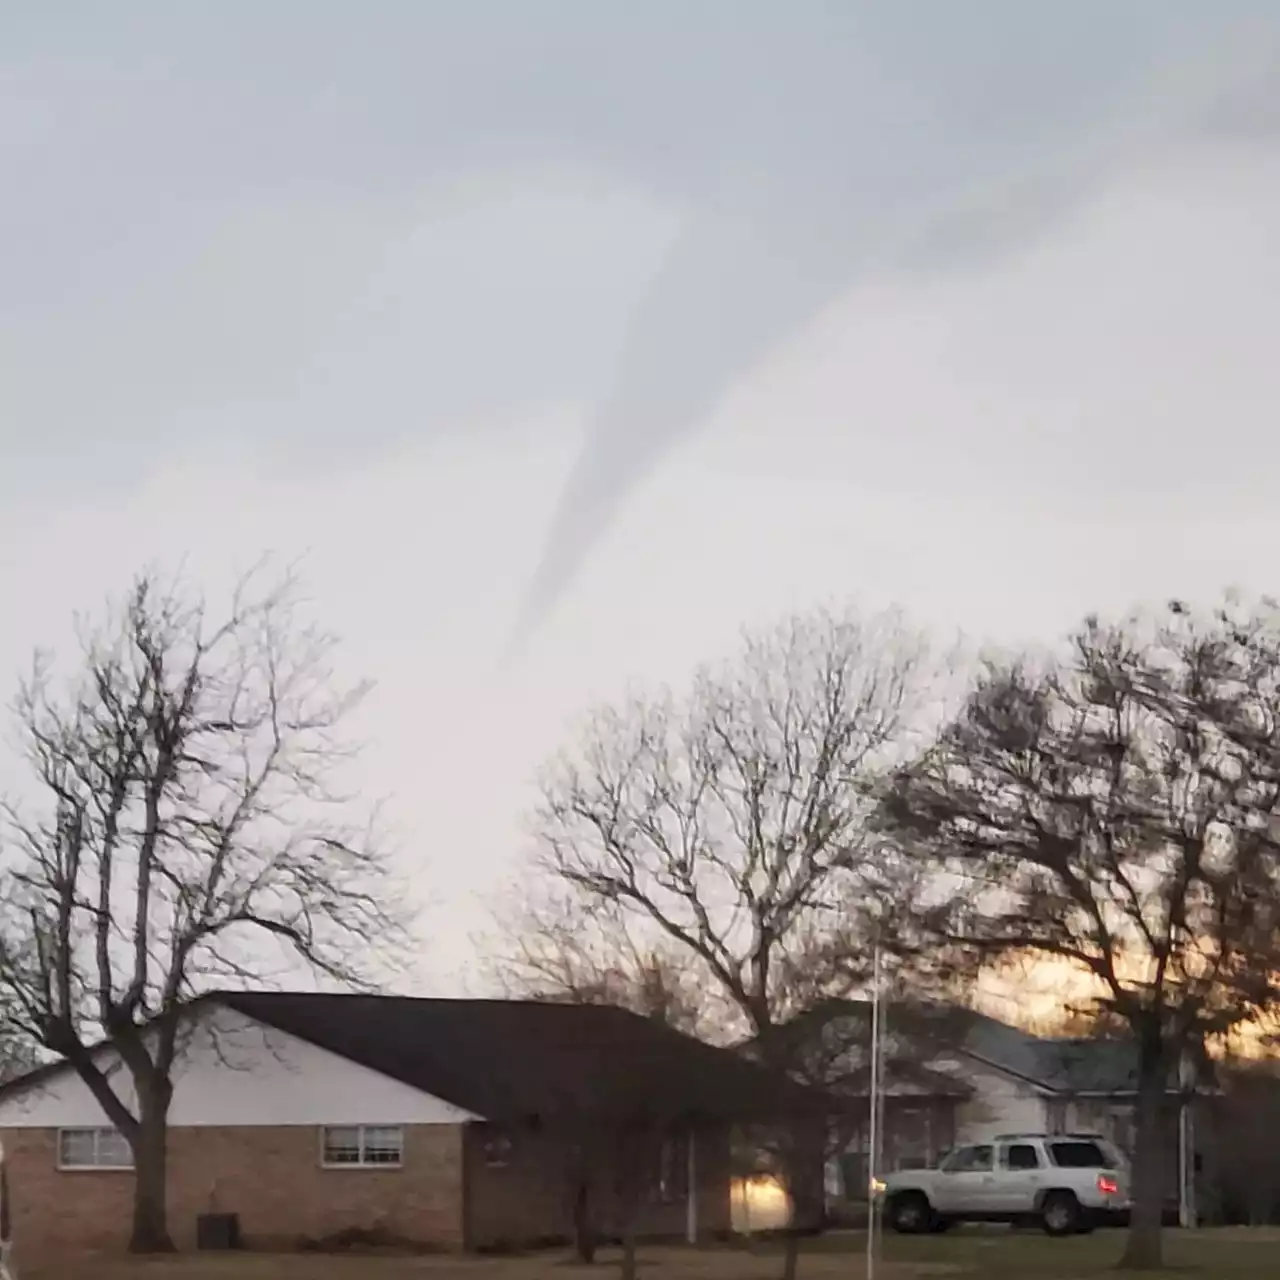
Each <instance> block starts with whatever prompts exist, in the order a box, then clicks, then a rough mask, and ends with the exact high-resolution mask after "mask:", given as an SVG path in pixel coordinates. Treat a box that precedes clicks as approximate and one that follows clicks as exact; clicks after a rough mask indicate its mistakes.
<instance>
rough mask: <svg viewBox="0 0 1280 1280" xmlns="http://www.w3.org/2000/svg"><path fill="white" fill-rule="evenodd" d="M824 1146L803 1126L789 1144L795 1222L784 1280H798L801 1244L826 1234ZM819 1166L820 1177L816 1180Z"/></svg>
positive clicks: (786, 1252) (785, 1252)
mask: <svg viewBox="0 0 1280 1280" xmlns="http://www.w3.org/2000/svg"><path fill="white" fill-rule="evenodd" d="M821 1160H822V1156H821V1146H820V1144H819V1145H817V1146H815V1143H814V1141H813V1139H812V1135H811V1134H809V1133H808V1132H807V1131H806V1130H805V1128H804V1126H803V1125H802V1124H798V1125H796V1127H795V1131H794V1132H793V1133H792V1135H791V1140H790V1141H789V1143H788V1144H787V1148H786V1155H785V1162H784V1163H785V1175H786V1177H785V1180H786V1184H787V1194H788V1195H789V1196H790V1198H791V1221H790V1223H789V1224H788V1226H787V1231H786V1238H785V1248H784V1250H783V1254H782V1280H796V1275H797V1274H798V1272H799V1270H800V1241H801V1240H802V1239H803V1238H804V1237H805V1236H806V1235H816V1234H817V1233H818V1232H819V1231H821V1230H822V1218H823V1208H824V1206H823V1197H822V1177H821ZM815 1166H816V1168H817V1169H818V1171H819V1172H818V1173H817V1174H816V1176H815V1171H814V1170H815Z"/></svg>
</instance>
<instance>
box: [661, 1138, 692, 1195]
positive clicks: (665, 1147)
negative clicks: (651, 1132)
mask: <svg viewBox="0 0 1280 1280" xmlns="http://www.w3.org/2000/svg"><path fill="white" fill-rule="evenodd" d="M688 1161H689V1146H688V1143H687V1142H686V1141H683V1140H681V1139H679V1138H664V1139H663V1141H662V1146H661V1147H660V1148H659V1150H658V1169H657V1177H656V1179H655V1180H654V1187H653V1195H654V1199H656V1200H659V1201H661V1202H663V1203H670V1202H672V1201H674V1200H682V1199H683V1198H684V1196H685V1194H686V1193H687V1190H688V1182H689V1178H688V1173H689V1164H688Z"/></svg>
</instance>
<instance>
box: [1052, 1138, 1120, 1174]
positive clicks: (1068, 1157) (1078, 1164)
mask: <svg viewBox="0 0 1280 1280" xmlns="http://www.w3.org/2000/svg"><path fill="white" fill-rule="evenodd" d="M1049 1154H1050V1155H1051V1156H1052V1157H1053V1163H1054V1164H1056V1165H1057V1166H1058V1168H1059V1169H1106V1168H1108V1167H1110V1165H1111V1164H1112V1163H1113V1161H1110V1160H1108V1159H1107V1157H1106V1155H1105V1154H1104V1152H1103V1150H1102V1148H1101V1146H1099V1145H1098V1143H1096V1142H1079V1141H1077V1142H1052V1143H1050V1144H1049Z"/></svg>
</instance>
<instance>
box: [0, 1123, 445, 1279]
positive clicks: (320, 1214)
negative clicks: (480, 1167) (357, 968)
mask: <svg viewBox="0 0 1280 1280" xmlns="http://www.w3.org/2000/svg"><path fill="white" fill-rule="evenodd" d="M3 1137H4V1147H5V1157H6V1162H7V1163H8V1165H9V1185H10V1196H11V1200H12V1206H13V1233H14V1251H15V1257H16V1260H17V1263H18V1266H19V1269H21V1266H22V1263H23V1260H24V1259H34V1260H38V1259H39V1258H40V1257H42V1256H45V1255H47V1254H56V1253H64V1252H80V1251H83V1250H86V1249H106V1250H120V1249H123V1248H124V1247H125V1244H126V1242H127V1240H128V1236H129V1223H130V1214H131V1206H132V1184H133V1175H132V1174H131V1173H129V1172H128V1171H112V1170H86V1171H81V1170H74V1171H71V1170H68V1171H63V1170H59V1169H58V1167H57V1150H56V1142H57V1134H56V1133H55V1132H54V1131H53V1130H51V1129H12V1130H7V1131H5V1133H4V1135H3ZM462 1148H463V1130H462V1128H461V1127H460V1126H454V1125H427V1126H419V1127H411V1128H408V1129H407V1130H406V1131H405V1158H404V1166H403V1167H402V1168H400V1169H325V1168H322V1167H321V1164H320V1132H319V1130H318V1129H317V1128H315V1127H313V1126H297V1127H288V1128H235V1129H172V1130H170V1133H169V1229H170V1231H171V1233H172V1234H173V1237H174V1240H175V1242H176V1243H177V1245H178V1247H179V1248H180V1249H189V1248H191V1247H193V1245H194V1242H195V1221H196V1216H197V1215H198V1214H200V1213H205V1212H209V1211H214V1212H223V1213H237V1214H239V1215H240V1228H241V1231H242V1233H243V1234H244V1236H245V1238H246V1241H247V1243H248V1244H250V1245H251V1246H274V1247H280V1246H283V1247H286V1248H289V1247H293V1246H294V1245H295V1244H296V1243H297V1242H298V1240H299V1238H300V1237H303V1236H308V1237H313V1238H314V1237H317V1236H322V1235H326V1234H328V1233H330V1232H332V1231H335V1230H340V1229H341V1228H343V1227H350V1226H360V1227H370V1226H374V1225H380V1226H384V1227H386V1228H388V1229H390V1230H392V1231H394V1232H396V1233H397V1234H398V1235H401V1236H404V1237H407V1238H409V1239H412V1240H416V1241H424V1242H431V1243H435V1244H441V1245H447V1246H450V1247H460V1246H461V1245H462V1242H463V1240H462V1227H463V1213H462Z"/></svg>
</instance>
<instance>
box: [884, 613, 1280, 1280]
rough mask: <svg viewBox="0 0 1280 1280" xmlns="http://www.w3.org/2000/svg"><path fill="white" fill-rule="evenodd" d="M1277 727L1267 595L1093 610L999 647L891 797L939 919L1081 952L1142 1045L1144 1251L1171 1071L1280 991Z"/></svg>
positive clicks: (1277, 625) (999, 949)
mask: <svg viewBox="0 0 1280 1280" xmlns="http://www.w3.org/2000/svg"><path fill="white" fill-rule="evenodd" d="M1278 735H1280V618H1278V616H1277V612H1276V610H1275V608H1274V607H1273V606H1272V605H1270V604H1269V603H1268V604H1266V605H1264V606H1260V607H1257V608H1244V607H1240V606H1236V605H1229V606H1228V607H1225V608H1223V609H1221V610H1219V611H1218V612H1216V613H1215V614H1213V615H1212V616H1211V617H1209V618H1205V619H1199V618H1196V617H1194V616H1193V615H1192V614H1191V613H1190V611H1189V610H1188V609H1187V608H1186V607H1185V606H1182V605H1180V604H1174V605H1172V606H1171V607H1170V609H1169V611H1168V612H1167V614H1165V615H1164V616H1162V617H1160V618H1157V619H1153V620H1151V621H1150V622H1147V623H1144V622H1142V621H1141V620H1140V619H1131V620H1129V621H1126V622H1124V623H1120V624H1114V625H1104V624H1102V623H1101V622H1099V621H1098V620H1097V619H1094V618H1091V619H1089V620H1087V621H1086V623H1085V625H1084V626H1083V627H1082V628H1081V629H1080V630H1079V632H1078V633H1077V634H1076V635H1075V636H1074V637H1073V641H1072V645H1071V649H1070V652H1069V654H1066V655H1064V656H1063V658H1062V659H1061V660H1056V661H1048V662H1045V663H1043V664H1041V665H1040V667H1039V668H1037V667H1036V666H1033V665H1032V664H1031V663H1029V662H1026V661H1022V662H1019V661H993V662H991V663H990V664H989V667H988V669H987V671H986V673H985V675H984V676H983V677H982V678H981V679H980V681H979V682H978V683H977V685H976V687H975V688H974V690H973V692H972V695H971V697H970V698H969V700H968V702H967V705H966V706H965V708H964V710H963V712H962V714H961V715H960V716H959V717H958V718H957V719H956V720H955V721H954V722H953V723H951V724H950V725H948V726H947V727H946V728H945V729H944V731H943V732H942V734H941V736H940V737H939V739H938V741H937V743H936V744H935V745H934V746H933V747H932V748H931V749H929V750H927V751H926V752H924V753H923V754H922V755H921V756H920V758H919V759H918V760H916V761H914V762H913V763H911V764H910V765H909V766H908V767H906V768H904V769H903V770H902V771H901V772H900V774H899V776H898V777H897V778H896V780H895V782H894V785H893V786H892V788H891V789H890V793H889V797H888V800H887V802H886V805H885V809H884V817H885V821H886V826H887V828H888V829H889V830H890V831H892V832H893V833H895V834H896V836H897V840H898V843H899V844H900V846H901V848H902V850H903V852H904V853H905V854H906V855H907V856H908V860H914V861H916V862H917V864H918V865H921V866H924V867H927V868H932V870H933V872H934V877H933V885H932V894H933V898H932V902H931V904H930V913H929V915H930V923H931V926H932V929H933V932H934V935H935V937H936V938H937V939H938V940H939V941H941V942H947V943H952V944H956V945H958V946H959V947H961V948H967V949H971V951H972V953H973V954H974V955H976V956H979V957H988V956H999V955H1008V954H1017V953H1022V954H1038V955H1041V956H1046V955H1047V956H1052V957H1056V958H1060V959H1064V960H1067V961H1069V962H1071V963H1072V964H1074V965H1075V966H1077V967H1078V968H1079V969H1080V970H1081V971H1082V972H1083V973H1084V974H1086V975H1088V976H1089V977H1090V978H1091V979H1092V980H1093V981H1094V982H1095V983H1096V985H1097V988H1098V990H1099V992H1100V995H1099V1004H1100V1012H1101V1013H1102V1014H1103V1016H1104V1018H1106V1019H1109V1020H1111V1021H1113V1022H1114V1021H1116V1020H1119V1021H1120V1022H1122V1023H1123V1025H1124V1027H1125V1028H1126V1030H1127V1032H1128V1035H1129V1037H1130V1038H1131V1040H1132V1042H1133V1043H1134V1045H1135V1046H1136V1050H1137V1054H1138V1060H1139V1066H1138V1097H1137V1116H1136V1122H1137V1135H1136V1152H1135V1170H1134V1172H1135V1208H1134V1214H1133V1221H1132V1226H1131V1229H1130V1236H1129V1241H1128V1245H1127V1248H1126V1251H1125V1263H1126V1265H1128V1266H1131V1267H1133V1268H1142V1267H1152V1266H1157V1265H1158V1263H1159V1259H1160V1254H1161V1236H1160V1217H1161V1207H1162V1205H1161V1202H1162V1197H1163V1187H1162V1181H1161V1163H1162V1159H1161V1157H1162V1153H1161V1147H1160V1142H1161V1137H1160V1133H1161V1108H1162V1103H1163V1100H1164V1096H1165V1093H1166V1090H1167V1089H1168V1087H1169V1084H1170V1080H1171V1076H1172V1073H1174V1072H1175V1071H1176V1070H1177V1068H1178V1065H1179V1063H1180V1062H1181V1061H1182V1060H1183V1057H1184V1055H1186V1054H1188V1053H1191V1054H1197V1053H1198V1052H1199V1050H1200V1048H1201V1047H1202V1046H1203V1045H1204V1044H1205V1042H1206V1041H1208V1040H1212V1039H1214V1038H1217V1037H1222V1036H1225V1035H1227V1034H1229V1033H1230V1032H1231V1031H1232V1030H1234V1029H1236V1028H1238V1027H1239V1026H1241V1025H1242V1024H1244V1023H1248V1022H1251V1021H1254V1020H1256V1019H1257V1018H1258V1017H1259V1016H1260V1015H1261V1014H1262V1012H1263V1011H1265V1009H1266V1007H1267V1005H1268V1004H1269V1003H1271V1002H1272V1001H1274V1000H1275V999H1276V997H1277V995H1280V991H1277V981H1278V975H1280V967H1278V963H1280V945H1278V943H1280V843H1278V841H1277V826H1276V806H1277V801H1278V800H1280V746H1278V745H1277V744H1278V743H1280V736H1278Z"/></svg>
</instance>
